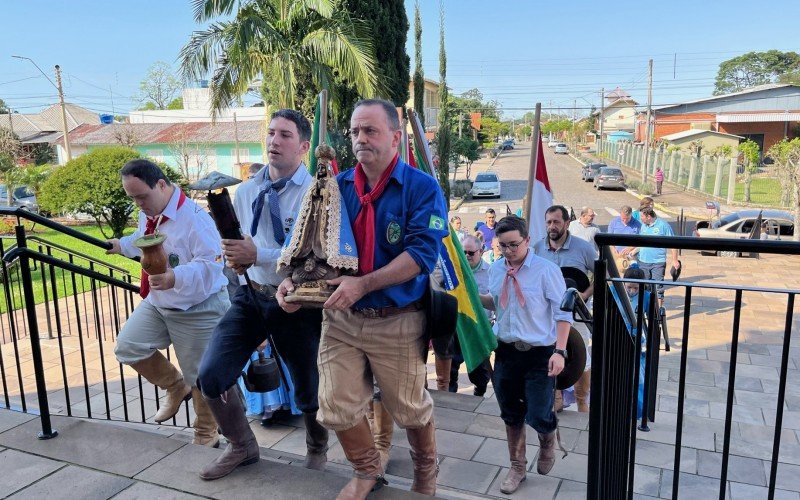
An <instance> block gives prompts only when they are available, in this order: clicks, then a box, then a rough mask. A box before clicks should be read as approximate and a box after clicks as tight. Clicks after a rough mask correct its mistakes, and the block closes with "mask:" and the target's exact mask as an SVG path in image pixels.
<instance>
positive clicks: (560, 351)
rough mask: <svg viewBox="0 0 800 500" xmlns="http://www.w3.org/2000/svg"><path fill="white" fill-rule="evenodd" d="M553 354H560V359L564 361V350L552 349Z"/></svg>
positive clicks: (565, 352)
mask: <svg viewBox="0 0 800 500" xmlns="http://www.w3.org/2000/svg"><path fill="white" fill-rule="evenodd" d="M553 352H554V353H555V354H560V355H561V357H562V358H564V360H565V361H566V359H567V350H566V349H554V350H553Z"/></svg>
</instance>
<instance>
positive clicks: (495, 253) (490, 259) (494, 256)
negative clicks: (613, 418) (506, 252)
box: [483, 236, 503, 264]
mask: <svg viewBox="0 0 800 500" xmlns="http://www.w3.org/2000/svg"><path fill="white" fill-rule="evenodd" d="M502 256H503V252H501V251H500V240H499V239H497V236H495V237H494V238H492V248H491V249H490V250H486V251H485V252H483V261H484V262H486V263H487V264H494V262H495V261H496V260H499V259H500V258H501V257H502Z"/></svg>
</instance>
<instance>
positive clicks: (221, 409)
mask: <svg viewBox="0 0 800 500" xmlns="http://www.w3.org/2000/svg"><path fill="white" fill-rule="evenodd" d="M203 397H204V398H205V400H206V402H207V403H208V407H209V409H210V410H211V413H213V414H214V418H215V419H216V420H217V423H219V426H220V430H221V431H222V434H223V435H224V436H225V437H226V438H228V447H227V448H225V451H223V452H222V455H220V456H218V457H217V458H216V460H214V461H213V462H211V463H210V464H208V465H206V466H205V467H203V470H201V471H200V477H201V478H202V479H205V480H207V481H211V480H214V479H219V478H221V477H225V476H227V475H228V474H230V473H231V472H233V470H234V469H235V468H236V467H239V466H240V465H250V464H254V463H256V462H258V459H259V456H260V455H259V450H258V442H257V441H256V436H255V434H253V430H252V429H250V423H249V422H248V421H247V417H245V414H244V412H245V410H244V402H243V401H242V396H241V394H240V393H239V386H237V385H234V386H233V387H231V388H230V389H228V390H227V391H225V392H224V393H222V395H221V396H220V397H218V398H206V396H205V395H203Z"/></svg>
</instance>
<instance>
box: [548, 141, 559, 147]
mask: <svg viewBox="0 0 800 500" xmlns="http://www.w3.org/2000/svg"><path fill="white" fill-rule="evenodd" d="M556 146H558V141H557V140H555V139H550V141H549V142H548V143H547V147H548V148H554V147H556Z"/></svg>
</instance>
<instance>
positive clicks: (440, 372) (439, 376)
mask: <svg viewBox="0 0 800 500" xmlns="http://www.w3.org/2000/svg"><path fill="white" fill-rule="evenodd" d="M435 364H436V389H437V390H439V391H445V392H446V391H447V390H448V389H449V388H450V365H452V364H453V360H452V359H441V358H435Z"/></svg>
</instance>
